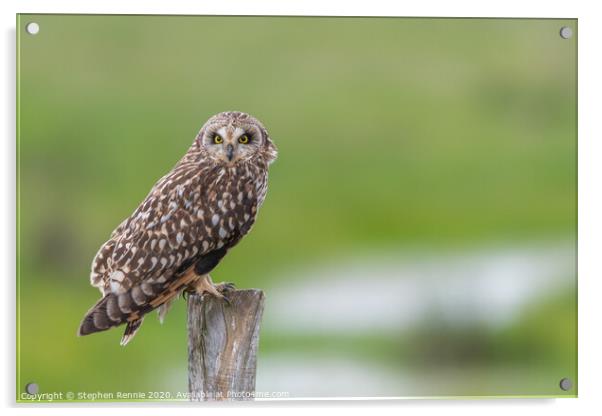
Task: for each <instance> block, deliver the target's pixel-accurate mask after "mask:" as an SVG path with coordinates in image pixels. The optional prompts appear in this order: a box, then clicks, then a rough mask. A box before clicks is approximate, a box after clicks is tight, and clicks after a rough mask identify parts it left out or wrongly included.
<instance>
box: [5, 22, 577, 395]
mask: <svg viewBox="0 0 602 416" xmlns="http://www.w3.org/2000/svg"><path fill="white" fill-rule="evenodd" d="M31 21H35V22H37V23H39V24H40V32H39V34H37V35H35V36H31V35H28V34H27V33H26V32H25V31H24V27H25V25H26V24H27V23H28V22H31ZM565 25H568V26H571V27H572V28H573V32H574V34H575V35H574V36H573V38H571V39H568V40H564V39H562V38H561V37H560V36H559V30H560V28H561V27H562V26H565ZM17 31H18V42H19V47H18V66H19V67H18V82H19V96H18V133H19V140H18V156H19V161H18V166H19V168H18V169H19V172H18V177H19V186H18V192H19V214H18V215H19V249H18V253H19V254H18V257H19V258H18V274H19V276H18V295H19V299H18V349H17V353H18V357H17V358H18V365H17V372H18V374H17V385H18V387H17V392H18V394H20V393H21V392H22V391H23V388H24V386H25V384H26V383H28V382H35V383H37V384H39V386H40V392H53V391H59V392H61V391H62V392H66V391H73V392H79V391H86V392H117V391H124V392H138V391H168V392H172V393H174V394H175V392H178V391H186V390H187V375H186V363H187V351H186V348H187V347H186V328H185V321H186V320H185V305H184V302H183V301H180V302H178V303H177V305H175V307H174V308H173V310H172V311H171V313H170V314H169V315H168V317H167V319H166V322H165V323H164V324H163V325H162V326H161V325H159V323H158V322H157V320H156V319H153V318H154V316H152V317H149V319H147V320H146V322H145V324H144V327H143V329H142V330H141V332H140V333H139V334H138V336H137V337H136V339H135V340H134V342H132V343H131V344H130V345H128V346H127V347H126V348H123V347H120V346H119V338H120V336H121V329H118V330H112V331H108V332H104V333H100V334H96V335H93V336H90V337H83V338H78V337H76V336H75V333H76V329H77V327H78V324H79V322H80V319H81V318H82V317H83V314H84V313H85V312H86V311H87V309H88V308H89V307H90V306H91V305H92V304H93V303H94V302H95V301H96V299H97V298H98V297H99V292H98V291H97V290H96V289H94V288H92V287H91V286H90V285H89V281H88V276H89V269H90V263H91V260H92V258H93V256H94V254H95V253H96V251H97V249H98V247H99V246H100V245H101V244H102V243H103V242H104V241H105V240H106V239H107V238H108V236H109V234H110V232H111V231H112V230H113V229H114V228H115V227H116V226H117V225H118V224H119V223H120V221H121V220H122V219H123V218H125V217H126V216H128V215H129V214H130V213H131V212H132V211H133V210H134V209H135V207H136V206H137V204H138V203H139V202H140V201H141V200H142V199H143V198H144V197H145V195H146V194H147V192H148V190H149V189H150V187H151V186H152V185H153V183H154V182H155V181H156V180H157V179H158V178H159V177H161V176H162V175H163V174H164V173H166V172H167V171H168V170H169V169H170V168H171V167H172V166H173V165H174V164H175V162H176V161H177V160H178V159H179V158H180V157H181V156H182V155H183V153H184V152H185V151H186V149H187V148H188V146H189V145H190V143H191V142H192V140H193V138H194V136H195V134H196V133H197V131H198V129H199V128H200V126H201V125H202V124H203V123H204V122H205V120H206V119H207V118H208V117H209V116H211V115H212V114H215V113H217V112H220V111H225V110H242V111H246V112H249V113H251V114H253V115H255V116H256V117H258V118H259V119H260V120H262V121H263V122H264V124H265V125H266V127H267V128H268V130H269V131H270V133H271V135H272V137H273V139H274V141H275V142H276V144H277V146H278V148H279V151H280V156H279V158H278V160H277V162H276V163H275V164H274V165H273V166H272V168H271V171H270V188H269V192H268V197H267V199H266V202H265V205H264V207H263V208H262V210H261V212H260V216H259V219H258V221H257V223H256V226H255V227H254V229H253V231H252V232H251V234H250V235H249V236H248V237H247V238H245V239H244V240H243V241H242V242H241V243H240V245H239V246H238V247H237V248H236V249H234V250H233V251H232V252H231V253H230V254H229V256H228V257H227V258H226V259H225V260H224V261H223V262H222V264H220V265H219V266H218V268H217V269H216V270H215V272H214V273H213V278H214V280H215V281H222V280H225V281H234V282H235V283H236V284H237V286H238V287H241V288H247V287H258V288H262V289H263V290H265V292H266V294H267V303H266V311H265V316H264V322H263V326H262V332H261V342H260V351H259V356H258V373H257V378H258V380H257V391H262V392H278V391H281V392H286V393H288V395H289V397H316V396H365V397H368V396H412V395H417V396H452V395H461V396H479V395H510V396H524V395H533V396H538V395H554V396H573V395H576V391H577V386H576V381H577V366H576V362H577V352H576V343H577V338H576V331H577V316H576V302H577V295H576V278H577V276H576V221H577V211H576V163H577V153H576V151H577V137H576V122H577V114H576V105H577V104H576V79H577V74H576V55H577V40H576V33H577V21H576V20H530V19H516V20H511V19H422V18H420V19H419V18H307V17H295V18H291V17H287V18H284V17H200V16H198V17H193V16H185V17H184V16H180V17H177V16H170V17H166V16H91V15H90V16H77V15H20V17H19V18H18V25H17ZM563 377H570V378H571V379H572V380H573V383H574V387H573V389H572V390H570V391H568V392H563V391H562V390H560V388H559V387H558V382H559V380H560V379H561V378H563Z"/></svg>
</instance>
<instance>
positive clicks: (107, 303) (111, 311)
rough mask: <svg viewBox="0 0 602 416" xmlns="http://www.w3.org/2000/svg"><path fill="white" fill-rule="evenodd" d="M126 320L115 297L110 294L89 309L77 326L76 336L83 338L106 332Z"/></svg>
mask: <svg viewBox="0 0 602 416" xmlns="http://www.w3.org/2000/svg"><path fill="white" fill-rule="evenodd" d="M116 307H117V308H116ZM126 319H127V315H125V314H123V313H122V312H121V311H120V310H119V308H118V303H117V296H115V295H114V294H112V293H111V294H108V295H106V296H105V297H103V298H101V299H100V300H99V301H98V302H96V304H95V305H94V306H92V307H91V308H90V310H89V311H88V312H87V313H86V316H85V317H84V319H83V320H82V323H81V324H80V326H79V330H78V331H77V335H78V336H83V335H89V334H93V333H95V332H100V331H106V330H107V329H110V328H113V327H115V326H118V325H121V324H122V323H123V322H125V320H126Z"/></svg>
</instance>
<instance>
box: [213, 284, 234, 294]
mask: <svg viewBox="0 0 602 416" xmlns="http://www.w3.org/2000/svg"><path fill="white" fill-rule="evenodd" d="M215 288H216V289H217V291H218V292H219V293H222V294H224V293H228V292H231V291H233V290H236V285H234V283H232V282H222V283H218V284H217V285H215Z"/></svg>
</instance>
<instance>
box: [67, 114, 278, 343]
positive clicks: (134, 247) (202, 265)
mask: <svg viewBox="0 0 602 416" xmlns="http://www.w3.org/2000/svg"><path fill="white" fill-rule="evenodd" d="M276 155H277V151H276V147H275V146H274V144H273V143H272V141H271V139H270V137H269V136H268V132H267V131H266V129H265V128H264V127H263V125H262V124H261V123H260V122H259V121H258V120H257V119H255V118H254V117H252V116H250V115H249V114H245V113H240V112H234V111H233V112H224V113H220V114H217V115H215V116H213V117H211V118H210V119H209V120H208V121H207V122H206V123H205V125H204V126H203V127H202V128H201V130H200V132H199V134H198V135H197V136H196V138H195V140H194V142H193V143H192V146H191V147H190V149H188V151H187V152H186V154H185V155H184V157H183V158H182V159H181V160H180V161H179V162H178V163H177V164H176V166H175V167H174V168H173V169H172V170H171V172H169V173H168V174H167V175H165V176H164V177H162V178H161V179H159V181H158V182H157V183H156V184H155V185H154V186H153V188H152V189H151V191H150V193H149V194H148V196H147V197H146V198H145V199H144V201H142V203H141V204H140V205H139V206H138V208H136V210H135V211H134V213H133V214H132V215H131V216H130V217H129V218H127V219H125V221H123V222H122V223H121V224H120V225H119V226H118V227H117V229H115V231H113V233H112V234H111V238H110V239H109V240H108V241H107V242H106V243H104V244H103V245H102V247H100V250H99V251H98V253H97V254H96V256H95V257H94V260H93V261H92V273H91V274H90V281H91V283H92V285H93V286H96V287H98V288H99V289H100V291H101V293H102V295H103V297H102V298H101V299H100V300H99V301H98V302H97V303H96V305H94V306H93V307H92V308H91V309H90V310H89V311H88V313H87V314H86V316H85V317H84V319H83V321H82V323H81V325H80V328H79V332H78V334H79V335H88V334H91V333H94V332H98V331H104V330H107V329H109V328H112V327H115V326H118V325H121V324H123V323H126V328H125V333H124V335H123V338H122V339H121V344H122V345H125V344H126V343H127V342H129V341H130V340H131V339H132V337H133V336H134V335H135V333H136V331H137V330H138V329H139V328H140V325H141V324H142V320H143V319H144V315H145V314H147V313H148V312H150V311H152V310H153V309H157V308H158V312H159V318H160V319H161V320H162V319H163V317H164V315H165V313H166V311H167V309H168V307H169V304H170V302H171V301H172V300H173V299H174V298H176V297H177V296H178V295H179V294H180V293H181V292H182V291H184V290H194V291H196V292H200V293H202V292H208V293H211V294H212V295H215V296H218V297H223V294H222V292H223V291H224V289H227V288H229V286H228V285H227V284H222V285H214V284H213V282H212V281H211V278H210V277H209V274H208V273H209V272H210V271H211V270H212V269H213V268H214V267H215V266H217V264H218V263H219V261H220V260H221V259H222V258H223V257H224V255H225V254H226V253H227V252H228V250H229V249H230V248H232V247H233V246H234V245H236V244H237V243H238V242H239V241H240V239H241V238H242V237H243V236H244V235H245V234H247V233H248V232H249V230H250V229H251V226H252V225H253V223H254V221H255V217H256V215H257V210H258V209H259V207H260V206H261V204H262V203H263V200H264V198H265V195H266V191H267V180H268V166H269V165H270V163H271V162H273V161H274V159H275V158H276Z"/></svg>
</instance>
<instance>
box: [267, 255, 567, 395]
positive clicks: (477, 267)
mask: <svg viewBox="0 0 602 416" xmlns="http://www.w3.org/2000/svg"><path fill="white" fill-rule="evenodd" d="M575 260H576V258H575V248H574V246H572V245H571V244H568V243H558V244H549V243H547V244H542V245H525V246H509V247H491V248H487V249H476V250H472V251H461V252H460V251H456V252H453V253H450V252H445V253H434V252H430V253H429V252H412V253H409V254H408V253H407V252H405V253H404V254H400V253H391V252H389V253H384V254H383V253H380V254H378V255H376V256H366V255H365V254H364V255H363V256H360V255H358V256H351V258H348V259H339V260H338V261H337V262H331V263H329V264H323V265H317V266H315V267H312V268H307V269H305V270H298V271H297V272H296V273H294V274H293V275H292V276H293V277H291V278H290V279H289V280H287V283H286V285H284V284H283V285H281V286H280V287H276V288H273V289H270V290H269V292H268V300H267V304H266V309H265V317H264V323H263V327H262V336H264V335H265V336H267V337H275V338H276V339H278V338H280V339H283V340H284V339H286V337H287V336H289V337H292V339H293V340H297V341H298V342H299V343H302V342H303V339H304V338H309V339H311V338H312V337H318V339H323V340H324V342H323V343H322V344H321V345H320V344H318V347H317V348H316V347H314V348H313V350H312V348H311V347H307V346H306V347H304V349H303V350H302V351H301V350H299V349H298V348H295V345H294V342H293V346H292V347H291V345H290V343H289V344H287V343H284V342H283V343H282V345H281V346H280V347H279V348H276V350H277V351H275V352H272V353H267V354H262V355H261V356H260V363H259V370H258V385H257V389H258V391H270V390H274V389H276V388H277V389H280V390H285V391H289V392H290V393H291V395H292V396H296V397H301V396H347V397H348V396H353V395H357V396H364V397H368V396H381V397H382V396H400V395H420V394H426V395H432V394H465V395H466V394H477V393H479V394H487V392H489V391H493V392H496V393H497V394H501V393H503V392H504V391H508V389H511V388H512V386H518V387H517V390H516V391H514V390H510V392H511V393H514V394H534V392H540V391H545V389H546V388H548V387H547V384H546V382H547V381H546V380H545V377H544V376H542V373H541V372H540V371H539V372H538V371H533V369H532V368H530V367H529V366H528V365H526V366H525V365H524V364H520V363H519V364H518V365H517V364H516V363H513V362H504V363H503V365H502V366H501V367H499V364H496V363H491V365H489V364H487V365H483V364H482V363H479V362H478V361H477V362H476V366H475V362H472V358H471V356H470V355H471V353H470V352H469V353H468V356H467V357H464V358H463V359H464V361H460V360H457V361H454V360H453V359H452V362H451V363H447V364H446V365H445V366H442V367H441V368H432V367H428V368H424V369H420V370H419V371H417V370H416V368H412V367H411V365H409V364H408V363H403V361H402V362H396V361H394V360H391V356H388V355H385V354H382V353H381V352H380V351H381V350H380V349H379V348H378V343H379V342H380V341H382V339H381V340H380V341H379V339H374V338H373V339H372V341H370V339H368V341H367V342H368V347H367V348H366V349H364V350H363V351H361V352H360V355H358V354H357V351H353V347H352V346H349V348H347V346H346V345H345V343H343V344H342V345H343V347H342V348H336V347H334V348H333V347H329V346H328V340H329V339H330V340H333V339H337V338H340V339H349V340H350V341H349V342H348V344H353V343H354V342H355V341H356V340H360V341H361V340H362V337H364V338H365V337H374V335H375V334H380V335H379V336H381V337H389V338H391V339H396V337H399V336H402V337H404V336H403V335H400V334H403V333H404V332H408V331H410V330H420V329H421V327H423V326H428V325H432V324H433V321H436V322H438V324H437V325H441V324H443V326H444V327H447V328H451V331H452V332H451V333H452V335H451V338H452V339H453V337H460V338H461V337H462V336H463V337H465V338H466V337H468V338H469V339H465V340H463V341H461V342H465V343H466V344H467V345H471V343H473V342H474V343H475V344H477V345H478V343H479V339H478V338H479V337H478V335H479V334H480V333H481V332H480V331H484V332H487V331H489V332H492V331H493V332H495V331H496V330H498V329H500V328H503V327H504V326H510V325H511V324H513V322H515V321H518V320H520V317H521V314H523V313H524V312H525V311H526V310H527V308H529V307H530V306H532V305H534V304H537V303H538V302H541V301H542V300H545V299H547V298H549V297H550V296H553V295H554V294H555V293H559V292H563V291H566V290H567V289H570V288H572V287H574V285H575V283H576V281H575V278H574V276H575V264H576V263H575ZM550 318H552V319H554V318H555V317H550ZM467 327H468V328H472V329H473V331H474V328H480V329H478V330H476V331H475V332H474V333H471V332H468V333H461V332H460V334H459V335H453V331H454V330H458V329H460V330H461V328H467ZM454 328H456V329H454ZM471 334H472V335H474V337H475V340H474V341H473V340H472V339H470V338H471V336H472V335H471ZM411 336H412V335H411V334H410V337H411ZM414 336H415V335H414ZM320 337H322V338H320ZM353 337H357V338H353ZM443 339H444V341H445V340H447V339H446V338H443ZM370 342H373V344H374V345H373V347H374V348H372V347H370V344H369V343H370ZM433 342H437V341H436V339H434V340H433ZM541 342H542V345H541V346H540V347H539V348H541V351H542V352H543V351H544V349H545V348H546V347H545V340H541ZM334 345H336V343H335V344H334ZM436 347H438V346H436ZM440 347H441V348H442V349H445V348H446V347H447V346H446V345H441V346H440ZM371 351H373V353H371ZM362 354H363V355H362ZM400 354H402V355H403V354H404V353H403V352H400ZM406 354H407V353H406ZM414 358H415V357H412V356H411V354H410V356H408V357H405V359H406V360H407V361H409V362H410V363H411V362H412V361H413V359H414ZM566 358H567V359H570V357H566ZM400 363H401V364H400ZM552 377H554V376H552ZM552 377H550V378H552ZM516 379H519V380H522V383H526V384H520V383H519V384H520V385H517V384H516ZM513 380H514V381H513ZM551 387H553V385H552V386H551Z"/></svg>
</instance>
